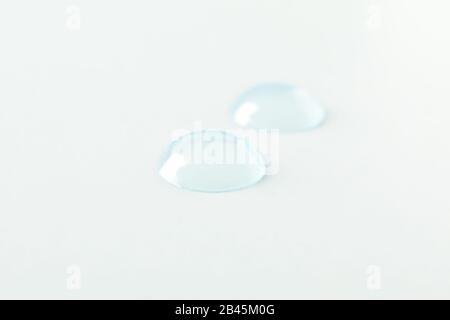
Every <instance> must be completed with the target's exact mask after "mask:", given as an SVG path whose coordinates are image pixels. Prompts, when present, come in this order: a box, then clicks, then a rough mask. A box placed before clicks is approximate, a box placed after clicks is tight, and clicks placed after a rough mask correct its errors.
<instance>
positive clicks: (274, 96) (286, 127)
mask: <svg viewBox="0 0 450 320" xmlns="http://www.w3.org/2000/svg"><path fill="white" fill-rule="evenodd" d="M231 111H232V117H233V120H234V122H236V123H237V124H238V125H239V126H241V127H244V128H253V129H278V130H280V131H281V132H302V131H307V130H311V129H314V128H316V127H318V126H319V125H320V124H321V123H322V122H323V121H324V119H325V116H326V113H325V110H324V109H323V108H322V106H321V105H320V104H319V103H318V102H317V101H315V100H314V99H313V98H312V97H310V96H309V95H308V94H307V93H306V92H305V91H303V90H301V89H300V88H298V87H296V86H293V85H288V84H277V83H274V84H265V85H260V86H257V87H254V88H252V89H250V90H248V91H246V92H244V93H243V94H242V95H241V96H240V97H239V98H238V99H237V101H236V102H235V104H234V105H233V106H232V110H231Z"/></svg>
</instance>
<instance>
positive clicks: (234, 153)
mask: <svg viewBox="0 0 450 320" xmlns="http://www.w3.org/2000/svg"><path fill="white" fill-rule="evenodd" d="M159 174H160V175H161V177H162V178H164V179H165V180H166V181H167V182H169V183H171V184H172V185H175V186H177V187H179V188H182V189H187V190H191V191H199V192H228V191H234V190H239V189H243V188H247V187H250V186H252V185H254V184H256V183H258V182H259V181H260V180H261V179H262V178H263V177H264V176H265V174H266V165H265V161H264V159H263V157H262V156H261V154H260V153H259V152H258V151H257V150H256V149H255V148H253V147H252V145H250V143H249V142H248V140H247V139H245V138H241V137H238V136H236V135H234V134H232V133H229V132H225V131H214V130H203V131H194V132H190V133H188V134H185V135H183V136H181V137H179V138H177V139H176V140H174V141H173V142H171V143H170V144H169V146H168V147H167V150H166V151H165V152H164V154H163V156H162V159H161V162H160V165H159Z"/></svg>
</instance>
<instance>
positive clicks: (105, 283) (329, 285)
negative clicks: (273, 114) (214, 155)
mask: <svg viewBox="0 0 450 320" xmlns="http://www.w3.org/2000/svg"><path fill="white" fill-rule="evenodd" d="M72 5H75V6H78V7H79V9H80V10H81V11H80V12H81V25H80V29H79V30H77V20H76V19H70V20H69V21H68V23H67V19H68V14H71V15H73V14H74V11H73V9H74V8H72V9H70V10H69V12H67V11H66V10H67V8H68V7H69V6H72ZM76 8H77V7H75V9H76ZM449 9H450V3H449V2H448V1H444V0H431V1H423V0H408V1H402V0H386V1H375V0H374V1H367V0H341V1H334V0H296V1H291V0H245V1H242V0H226V1H225V0H224V1H211V0H192V1H184V0H172V1H148V0H147V1H144V0H141V1H139V0H132V1H120V2H118V1H117V2H113V1H106V0H97V1H91V0H78V1H77V0H72V1H66V2H65V1H56V0H53V1H51V0H41V1H31V0H27V1H25V0H17V1H2V2H1V4H0V39H1V50H0V297H2V298H5V297H8V298H12V297H16V298H17V297H19V298H191V299H196V298H209V299H215V298H254V299H258V298H288V299H294V298H368V299H372V298H374V299H376V298H419V297H422V298H444V297H445V298H450V293H449V288H450V272H449V270H450V254H449V252H450V232H449V226H450V201H449V198H448V190H449V181H450V169H449V163H450V151H449V150H450V148H449V141H448V137H449V135H450V126H449V119H450V108H449V104H450V95H449V91H450V90H449V89H450V88H449V81H448V79H447V78H448V75H449V74H450V59H449V58H448V57H449V56H450V47H449V45H448V41H447V39H448V30H449V29H450V20H449V19H448V17H447V16H448V12H449ZM75 12H76V10H75ZM72 18H73V16H72ZM66 25H67V26H66ZM267 81H283V82H289V83H294V84H298V85H300V86H303V87H305V88H308V91H309V92H310V93H311V94H312V95H313V96H314V97H317V98H318V99H320V101H321V102H323V103H324V104H325V106H326V107H327V110H329V111H330V115H329V118H328V120H327V123H326V125H324V126H323V127H321V128H320V130H316V131H311V132H309V133H306V134H300V135H289V136H285V137H281V140H280V143H281V149H280V150H281V154H280V161H281V164H280V173H279V174H278V175H276V176H273V177H270V178H268V179H267V180H265V182H263V183H261V184H259V185H258V186H256V187H254V188H250V189H247V190H243V191H242V192H237V193H227V194H209V195H205V194H197V193H190V192H183V191H179V190H176V189H175V188H173V187H172V186H170V185H169V184H167V183H165V182H164V181H163V180H162V179H160V178H159V177H158V175H157V172H156V170H155V163H156V161H157V159H158V157H159V156H160V152H161V150H162V148H163V147H164V145H165V144H166V142H167V139H168V137H169V135H170V134H171V132H172V131H173V130H175V129H177V128H184V129H191V127H192V123H193V122H194V121H197V120H200V121H202V123H203V125H204V126H207V127H212V128H215V127H218V128H222V127H225V128H227V127H228V126H230V121H229V117H228V109H229V106H230V104H231V103H232V102H233V100H234V99H235V97H236V96H237V95H238V94H239V93H240V92H242V90H245V89H246V88H248V87H250V86H252V85H254V84H257V83H261V82H267ZM73 265H74V266H78V267H79V268H80V270H81V275H82V278H81V279H82V287H81V290H74V291H70V290H67V288H66V281H67V277H68V275H67V273H66V270H67V268H68V267H69V266H73ZM370 266H375V268H372V267H370ZM75 269H76V268H75ZM70 270H73V268H72V269H70ZM70 270H69V271H70ZM374 270H375V273H377V272H378V271H380V272H381V280H382V282H381V284H382V287H381V290H375V291H374V290H368V288H367V281H368V280H373V277H372V278H371V276H373V275H374ZM367 271H369V273H370V274H369V275H367V274H366V272H367Z"/></svg>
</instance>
